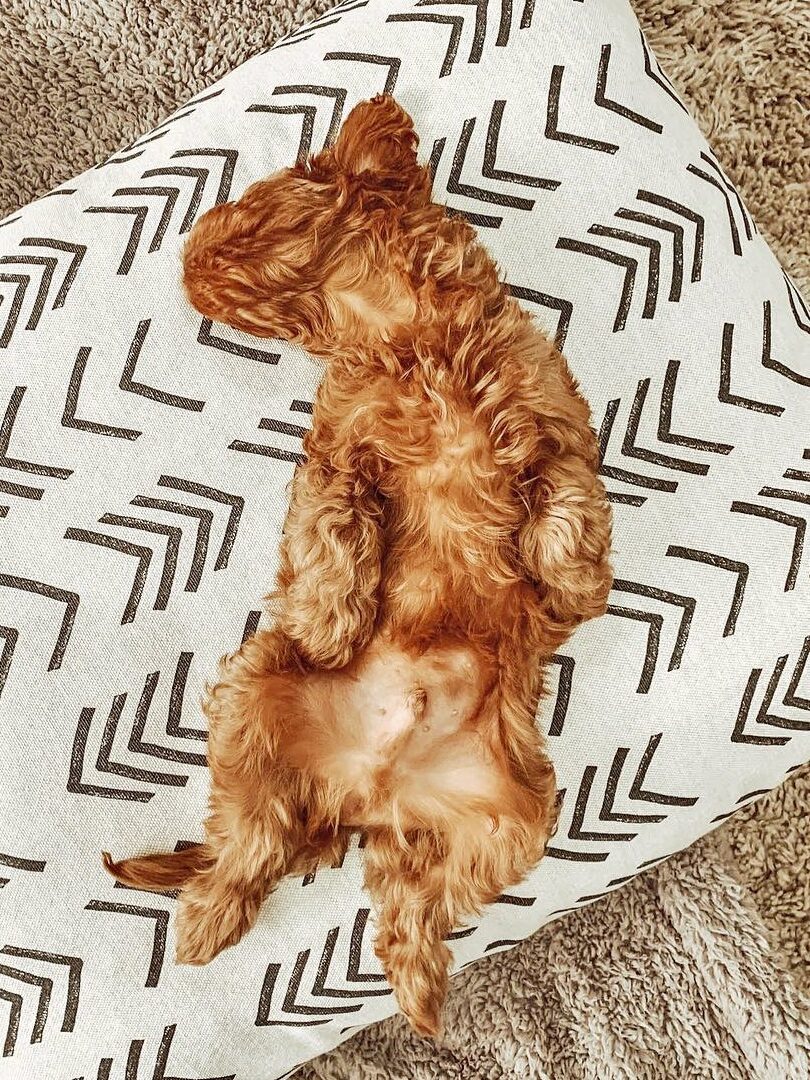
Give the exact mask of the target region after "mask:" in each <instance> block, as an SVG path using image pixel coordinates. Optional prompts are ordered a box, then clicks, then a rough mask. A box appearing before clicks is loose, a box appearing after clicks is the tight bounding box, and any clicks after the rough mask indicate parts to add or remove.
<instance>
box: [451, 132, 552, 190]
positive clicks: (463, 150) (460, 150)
mask: <svg viewBox="0 0 810 1080" xmlns="http://www.w3.org/2000/svg"><path fill="white" fill-rule="evenodd" d="M474 129H475V117H471V118H470V119H469V120H465V121H464V124H463V126H462V129H461V135H460V137H459V140H458V146H457V147H456V152H455V154H454V155H453V163H452V165H451V166H450V175H449V176H448V178H447V191H448V193H449V194H451V195H463V196H464V197H465V198H467V199H475V200H477V201H478V202H486V203H493V204H494V205H496V206H511V207H512V209H513V210H531V209H532V208H533V207H534V199H525V198H523V197H522V196H518V195H509V194H503V193H502V192H499V191H491V190H489V189H488V188H481V187H476V186H475V185H473V184H467V183H465V182H464V181H463V180H462V179H461V173H462V170H463V168H464V163H465V160H466V157H467V151H468V149H469V146H470V140H471V138H472V133H473V131H474ZM482 171H483V170H482ZM490 171H492V169H490ZM548 183H553V181H549V182H548ZM532 186H538V185H536V184H535V185H532ZM555 186H558V185H555Z"/></svg>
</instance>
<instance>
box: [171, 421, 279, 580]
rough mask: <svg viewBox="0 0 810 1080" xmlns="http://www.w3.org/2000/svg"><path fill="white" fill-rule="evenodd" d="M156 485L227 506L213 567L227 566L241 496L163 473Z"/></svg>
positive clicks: (239, 510)
mask: <svg viewBox="0 0 810 1080" xmlns="http://www.w3.org/2000/svg"><path fill="white" fill-rule="evenodd" d="M293 404H295V402H293ZM158 487H166V488H171V489H173V490H174V491H183V492H185V493H186V494H187V495H197V496H199V498H201V499H206V500H208V501H209V502H215V503H219V504H220V505H221V506H227V507H228V508H229V513H228V524H227V525H226V526H225V535H224V536H223V538H222V545H221V546H220V549H219V554H218V555H217V561H216V563H215V569H216V570H220V569H222V568H223V567H225V566H227V565H228V560H229V559H230V557H231V552H232V551H233V545H234V543H235V542H236V535H237V533H238V532H239V524H240V522H241V520H242V511H243V510H244V508H245V500H244V499H243V498H242V496H241V495H231V494H229V493H228V492H227V491H220V490H219V488H214V487H210V486H209V485H208V484H198V483H196V482H195V481H194V480H185V479H183V478H182V477H180V476H166V475H163V476H161V477H160V479H159V480H158Z"/></svg>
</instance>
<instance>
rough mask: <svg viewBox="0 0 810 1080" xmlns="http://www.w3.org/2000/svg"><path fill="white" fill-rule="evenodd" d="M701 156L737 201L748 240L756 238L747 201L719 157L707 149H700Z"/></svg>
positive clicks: (754, 226)
mask: <svg viewBox="0 0 810 1080" xmlns="http://www.w3.org/2000/svg"><path fill="white" fill-rule="evenodd" d="M700 156H701V158H702V160H703V161H704V162H705V163H706V165H708V166H709V168H710V169H711V170H712V172H713V173H714V174H715V176H716V177H717V178H718V180H719V181H720V183H721V184H722V185H723V186H724V187H725V189H726V191H728V193H729V194H730V195H731V196H732V198H733V199H734V201H735V202H736V203H737V209H738V210H739V211H740V217H741V218H742V223H743V229H744V230H745V238H746V240H752V239H753V238H754V233H755V232H756V228H757V227H756V225H755V224H754V222H753V221H752V220H751V218H750V216H749V214H748V211H747V210H746V209H745V203H744V202H743V201H742V199H741V198H740V193H739V191H737V189H736V188H735V186H734V185H733V184H732V183H731V181H730V180H729V178H728V177H727V176H726V174H725V173H724V172H723V170H722V169H721V168H720V164H719V163H718V161H717V158H716V157H715V156H714V155H713V154H711V153H707V152H706V151H705V150H701V151H700Z"/></svg>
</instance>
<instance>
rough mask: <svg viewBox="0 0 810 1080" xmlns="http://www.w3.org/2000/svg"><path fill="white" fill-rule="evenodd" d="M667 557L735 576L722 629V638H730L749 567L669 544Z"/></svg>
mask: <svg viewBox="0 0 810 1080" xmlns="http://www.w3.org/2000/svg"><path fill="white" fill-rule="evenodd" d="M667 555H669V556H670V557H671V558H674V559H689V560H691V561H692V562H698V563H704V564H705V565H707V566H714V567H716V568H717V569H719V570H727V571H728V572H729V573H732V574H735V575H736V577H737V582H736V584H735V586H734V596H733V598H732V601H731V607H730V609H729V613H728V616H727V618H726V625H725V626H724V628H723V637H730V636H731V635H732V634H733V633H734V630H735V629H736V626H737V617H738V615H739V614H740V609H741V608H742V602H743V597H744V595H745V586H746V584H747V582H748V574H749V566H748V564H747V563H744V562H740V561H739V560H737V559H728V558H726V557H725V556H724V555H716V554H714V553H713V552H711V551H698V550H696V549H695V548H685V547H680V546H679V545H678V544H670V545H669V547H668V548H667Z"/></svg>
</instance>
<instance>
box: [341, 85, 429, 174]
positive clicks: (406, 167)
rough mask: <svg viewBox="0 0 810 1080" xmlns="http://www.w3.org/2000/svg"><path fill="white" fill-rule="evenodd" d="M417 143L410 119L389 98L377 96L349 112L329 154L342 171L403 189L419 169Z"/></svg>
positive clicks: (384, 95)
mask: <svg viewBox="0 0 810 1080" xmlns="http://www.w3.org/2000/svg"><path fill="white" fill-rule="evenodd" d="M418 143H419V138H418V136H417V134H416V131H415V130H414V126H413V121H412V120H411V118H410V116H408V114H407V113H406V112H405V110H404V109H403V108H402V107H401V106H400V105H398V104H397V102H396V101H394V99H393V98H392V97H391V96H390V95H387V94H378V95H377V97H375V98H372V99H371V100H370V101H362V102H361V103H360V104H359V105H356V106H355V107H354V108H353V109H352V111H351V112H350V113H349V115H348V116H347V117H346V120H345V122H344V124H343V127H342V128H341V129H340V133H339V135H338V137H337V140H336V142H335V145H334V147H333V148H332V153H333V155H334V161H335V163H336V165H337V166H338V168H339V169H340V170H341V171H342V172H346V173H349V174H351V175H353V176H360V175H362V174H363V173H372V174H375V175H377V176H379V177H381V178H389V177H390V178H392V179H398V181H399V182H400V183H401V184H403V186H404V185H407V184H408V182H409V181H410V180H412V178H413V176H414V174H415V173H416V172H417V171H418V169H419V166H418V164H417V161H416V147H417V145H418Z"/></svg>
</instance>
